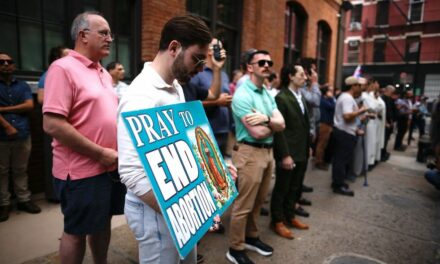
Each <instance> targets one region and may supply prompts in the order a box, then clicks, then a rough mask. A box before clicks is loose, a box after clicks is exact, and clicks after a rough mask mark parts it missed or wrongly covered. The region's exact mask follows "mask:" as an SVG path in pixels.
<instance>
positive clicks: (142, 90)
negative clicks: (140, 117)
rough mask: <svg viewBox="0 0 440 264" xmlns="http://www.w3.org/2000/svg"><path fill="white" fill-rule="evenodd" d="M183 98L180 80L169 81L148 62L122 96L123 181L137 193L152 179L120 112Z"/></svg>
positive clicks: (147, 188) (148, 187)
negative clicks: (170, 82) (148, 175)
mask: <svg viewBox="0 0 440 264" xmlns="http://www.w3.org/2000/svg"><path fill="white" fill-rule="evenodd" d="M183 102H185V96H184V94H183V90H182V87H181V86H180V84H179V83H178V82H177V80H174V82H173V84H172V85H169V84H167V83H166V82H165V81H164V80H163V79H162V77H161V76H160V75H159V74H158V73H157V72H156V71H155V70H154V69H153V68H151V66H150V63H148V62H147V63H145V65H144V69H143V70H142V72H141V73H140V74H139V75H138V76H137V77H136V78H135V79H134V80H133V82H132V83H131V84H130V86H129V87H128V89H127V91H126V92H125V94H124V96H123V97H122V98H121V101H120V103H119V107H118V159H119V161H118V163H119V175H120V178H121V182H122V183H124V184H125V185H126V186H127V189H128V190H129V191H131V192H132V193H134V194H135V195H136V196H141V195H143V194H145V193H147V192H148V191H150V190H151V183H150V180H149V179H148V177H147V175H146V173H145V170H144V168H143V166H142V162H141V160H140V159H139V157H138V153H137V151H136V149H135V148H134V145H133V143H132V141H131V138H130V135H129V133H128V131H127V128H126V127H125V124H124V122H123V120H122V117H121V113H122V112H127V111H134V110H141V109H147V108H152V107H159V106H163V105H169V104H177V103H183Z"/></svg>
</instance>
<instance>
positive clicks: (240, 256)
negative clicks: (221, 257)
mask: <svg viewBox="0 0 440 264" xmlns="http://www.w3.org/2000/svg"><path fill="white" fill-rule="evenodd" d="M226 258H227V259H228V260H229V261H230V262H232V263H234V264H254V262H253V261H252V260H251V259H250V258H249V257H248V256H247V255H246V252H244V250H235V249H232V248H230V249H229V251H228V252H226Z"/></svg>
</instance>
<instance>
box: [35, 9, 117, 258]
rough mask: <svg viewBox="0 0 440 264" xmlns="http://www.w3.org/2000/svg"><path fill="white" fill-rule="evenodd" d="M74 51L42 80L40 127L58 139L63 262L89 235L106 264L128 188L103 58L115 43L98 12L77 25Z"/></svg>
mask: <svg viewBox="0 0 440 264" xmlns="http://www.w3.org/2000/svg"><path fill="white" fill-rule="evenodd" d="M71 36H72V39H73V40H74V42H75V48H74V50H71V51H70V52H69V54H68V55H67V56H65V57H63V58H61V59H59V60H56V61H55V62H53V63H52V64H51V66H50V68H49V71H48V73H47V78H46V81H45V88H44V89H45V92H44V104H43V114H44V115H43V128H44V131H45V132H46V133H47V134H48V135H50V136H52V137H53V139H54V141H53V168H52V174H53V176H54V188H55V193H56V194H57V196H58V198H59V199H60V201H61V209H62V212H63V214H64V233H63V235H62V237H61V242H60V249H59V250H60V252H59V254H60V259H61V263H81V262H82V260H83V258H84V253H85V248H86V239H87V241H88V242H89V246H90V249H91V252H92V256H93V260H94V262H95V263H106V262H107V251H108V246H109V242H110V236H111V229H110V222H111V217H112V215H116V214H122V213H123V211H124V210H123V209H124V207H123V206H124V202H123V201H124V195H125V186H124V185H123V184H121V183H120V182H119V176H118V175H117V171H116V165H117V160H118V153H117V151H116V111H117V105H118V98H117V96H116V94H115V92H114V91H113V87H112V79H111V76H110V74H109V73H108V72H107V71H106V70H105V69H104V68H103V67H102V66H101V64H100V63H99V61H100V60H102V59H103V58H104V57H106V56H108V55H109V54H110V44H111V43H112V41H113V37H112V32H111V30H110V26H109V25H108V23H107V21H106V20H105V19H104V18H103V17H102V16H101V15H100V14H98V13H95V12H85V13H82V14H79V15H78V16H77V17H76V18H75V19H74V20H73V23H72V28H71Z"/></svg>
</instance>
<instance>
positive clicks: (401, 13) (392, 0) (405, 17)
mask: <svg viewBox="0 0 440 264" xmlns="http://www.w3.org/2000/svg"><path fill="white" fill-rule="evenodd" d="M389 1H390V2H391V3H392V4H393V5H394V6H395V7H396V9H397V11H398V12H399V14H400V15H402V16H403V18H404V19H405V21H406V24H407V25H411V24H412V22H411V20H410V19H409V18H408V16H407V15H406V14H405V13H404V12H403V10H402V9H401V8H400V7H399V5H398V4H397V3H396V2H394V0H389Z"/></svg>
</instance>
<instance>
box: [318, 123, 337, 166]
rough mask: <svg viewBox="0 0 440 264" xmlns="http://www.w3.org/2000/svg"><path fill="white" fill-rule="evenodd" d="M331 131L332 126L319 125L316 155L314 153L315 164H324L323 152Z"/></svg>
mask: <svg viewBox="0 0 440 264" xmlns="http://www.w3.org/2000/svg"><path fill="white" fill-rule="evenodd" d="M332 130H333V126H332V125H329V124H327V123H320V124H319V137H318V144H317V145H316V153H315V163H316V164H319V163H323V162H324V155H325V150H326V148H327V145H328V142H329V139H330V135H331V133H332Z"/></svg>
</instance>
